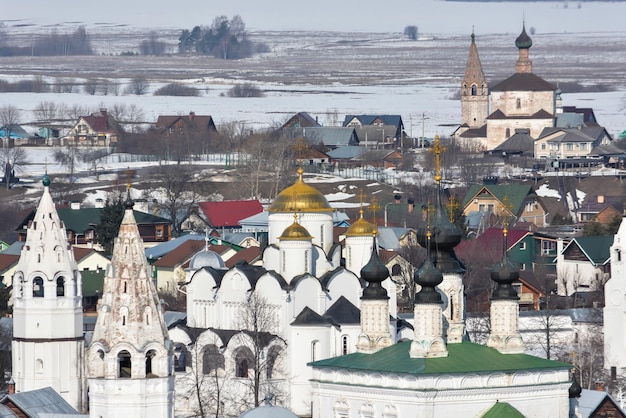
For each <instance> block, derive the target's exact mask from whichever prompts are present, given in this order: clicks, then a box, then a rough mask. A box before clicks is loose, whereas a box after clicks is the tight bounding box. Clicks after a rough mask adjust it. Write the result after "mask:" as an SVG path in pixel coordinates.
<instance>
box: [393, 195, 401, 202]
mask: <svg viewBox="0 0 626 418" xmlns="http://www.w3.org/2000/svg"><path fill="white" fill-rule="evenodd" d="M400 199H402V196H400V195H399V194H395V195H393V200H394V202H393V203H400Z"/></svg>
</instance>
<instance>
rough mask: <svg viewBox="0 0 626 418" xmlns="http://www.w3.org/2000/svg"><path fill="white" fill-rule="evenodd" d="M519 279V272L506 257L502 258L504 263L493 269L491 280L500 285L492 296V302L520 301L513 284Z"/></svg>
mask: <svg viewBox="0 0 626 418" xmlns="http://www.w3.org/2000/svg"><path fill="white" fill-rule="evenodd" d="M518 278H519V270H518V268H517V266H516V265H515V264H513V263H512V262H511V261H509V259H508V258H507V257H506V254H505V255H504V256H503V257H502V261H501V262H500V263H498V264H496V265H495V266H494V267H493V269H491V280H493V281H494V282H496V283H497V284H498V285H497V286H496V289H495V290H494V291H493V295H491V300H519V296H518V295H517V291H516V290H515V288H514V287H513V285H512V283H513V282H514V281H515V280H517V279H518Z"/></svg>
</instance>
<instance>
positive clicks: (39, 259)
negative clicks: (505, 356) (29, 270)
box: [37, 253, 41, 263]
mask: <svg viewBox="0 0 626 418" xmlns="http://www.w3.org/2000/svg"><path fill="white" fill-rule="evenodd" d="M37 262H38V263H41V253H39V254H37Z"/></svg>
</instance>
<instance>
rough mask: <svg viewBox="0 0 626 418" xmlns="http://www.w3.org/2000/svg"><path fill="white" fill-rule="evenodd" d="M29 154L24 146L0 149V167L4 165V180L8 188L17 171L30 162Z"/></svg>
mask: <svg viewBox="0 0 626 418" xmlns="http://www.w3.org/2000/svg"><path fill="white" fill-rule="evenodd" d="M28 162H29V161H28V154H27V153H26V151H25V150H24V148H20V147H13V148H1V149H0V167H4V182H5V184H6V188H7V190H9V183H10V182H11V177H13V174H14V172H15V171H17V172H20V171H22V168H23V167H24V166H25V165H26V164H28Z"/></svg>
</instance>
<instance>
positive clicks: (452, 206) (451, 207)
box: [445, 196, 461, 222]
mask: <svg viewBox="0 0 626 418" xmlns="http://www.w3.org/2000/svg"><path fill="white" fill-rule="evenodd" d="M445 206H446V208H448V218H449V219H450V222H454V211H455V210H457V208H459V207H460V206H461V204H460V203H459V201H458V200H456V198H455V197H454V196H451V197H450V199H448V203H447V204H446V205H445Z"/></svg>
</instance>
